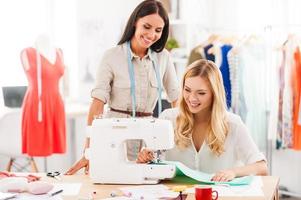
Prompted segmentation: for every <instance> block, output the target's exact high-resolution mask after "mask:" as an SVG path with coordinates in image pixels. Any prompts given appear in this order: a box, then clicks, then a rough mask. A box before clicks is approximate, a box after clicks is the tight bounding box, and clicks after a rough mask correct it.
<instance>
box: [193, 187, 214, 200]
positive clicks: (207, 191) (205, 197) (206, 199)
mask: <svg viewBox="0 0 301 200" xmlns="http://www.w3.org/2000/svg"><path fill="white" fill-rule="evenodd" d="M212 194H215V195H213V197H214V198H212ZM195 199H196V200H217V199H218V192H217V191H216V190H212V188H211V187H210V186H201V187H200V186H198V187H196V188H195Z"/></svg>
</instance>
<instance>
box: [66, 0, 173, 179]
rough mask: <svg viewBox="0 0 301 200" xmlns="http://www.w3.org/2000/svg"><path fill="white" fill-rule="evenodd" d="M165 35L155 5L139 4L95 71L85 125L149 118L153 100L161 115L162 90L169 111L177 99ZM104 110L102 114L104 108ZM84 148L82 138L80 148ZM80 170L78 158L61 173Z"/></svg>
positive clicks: (151, 0) (134, 147) (135, 147)
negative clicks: (110, 119)
mask: <svg viewBox="0 0 301 200" xmlns="http://www.w3.org/2000/svg"><path fill="white" fill-rule="evenodd" d="M168 33H169V19H168V15H167V13H166V11H165V9H164V8H163V6H162V4H161V3H160V2H159V1H157V0H145V1H143V2H141V3H140V4H139V5H138V6H137V7H136V8H135V10H134V11H133V13H132V14H131V16H130V18H129V20H128V22H127V25H126V28H125V31H124V33H123V36H122V38H121V40H120V41H119V43H118V45H117V46H116V47H113V48H111V49H109V50H107V51H106V52H105V54H104V56H103V59H102V62H101V64H100V66H99V67H98V71H97V76H96V86H95V88H94V89H93V90H92V93H91V96H92V98H93V101H92V103H91V106H90V110H89V115H88V126H91V124H92V121H93V118H94V117H95V116H99V115H101V114H103V116H104V117H131V116H133V117H150V116H152V112H153V109H154V108H155V105H156V102H157V100H159V101H158V105H159V106H158V108H159V112H160V110H161V91H162V89H163V88H164V89H165V91H166V94H167V100H168V101H169V102H170V103H171V104H172V106H173V107H174V106H175V105H176V100H177V98H178V94H179V85H178V79H177V76H176V72H175V68H174V65H173V62H172V60H171V57H170V55H169V53H168V51H167V50H166V49H164V46H165V43H166V41H167V38H168ZM106 103H108V107H109V111H108V112H107V113H103V111H104V104H106ZM88 146H89V139H88V138H87V139H86V144H85V149H86V148H87V147H88ZM127 148H128V158H129V160H133V159H135V158H136V156H137V155H136V154H137V152H138V151H139V148H140V142H138V141H133V142H128V143H127ZM83 167H85V172H86V173H87V172H88V170H89V161H88V160H87V159H86V158H85V157H84V156H83V157H82V158H81V159H80V160H79V161H78V162H77V163H76V164H75V165H74V166H73V167H71V168H70V169H69V170H68V172H67V173H66V174H68V175H71V174H74V173H76V172H77V171H78V170H79V169H81V168H83Z"/></svg>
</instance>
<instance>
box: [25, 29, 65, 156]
mask: <svg viewBox="0 0 301 200" xmlns="http://www.w3.org/2000/svg"><path fill="white" fill-rule="evenodd" d="M21 61H22V64H23V67H24V71H25V73H26V76H27V78H28V89H27V92H26V95H25V98H24V100H23V106H22V108H23V111H22V152H23V153H27V154H28V155H30V156H49V155H51V154H52V153H64V152H65V151H66V134H65V111H64V102H63V99H62V97H61V94H60V91H59V80H60V78H61V77H62V76H63V74H64V69H65V65H64V62H63V52H62V50H61V49H59V48H58V49H57V48H55V47H54V46H53V45H52V42H51V38H50V37H49V36H48V35H47V34H40V35H39V36H38V37H37V38H36V40H35V42H34V46H33V47H28V48H25V49H24V50H22V52H21Z"/></svg>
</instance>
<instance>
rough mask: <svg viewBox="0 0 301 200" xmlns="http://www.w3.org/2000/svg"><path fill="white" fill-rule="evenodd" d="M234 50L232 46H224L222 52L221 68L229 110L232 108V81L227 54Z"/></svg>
mask: <svg viewBox="0 0 301 200" xmlns="http://www.w3.org/2000/svg"><path fill="white" fill-rule="evenodd" d="M231 49H232V46H231V45H226V44H225V45H223V46H222V47H221V51H222V63H221V66H220V71H221V73H222V76H223V82H224V88H225V93H226V100H227V108H228V109H229V108H230V107H231V96H232V95H231V81H230V71H229V63H228V58H227V54H228V52H229V51H230V50H231Z"/></svg>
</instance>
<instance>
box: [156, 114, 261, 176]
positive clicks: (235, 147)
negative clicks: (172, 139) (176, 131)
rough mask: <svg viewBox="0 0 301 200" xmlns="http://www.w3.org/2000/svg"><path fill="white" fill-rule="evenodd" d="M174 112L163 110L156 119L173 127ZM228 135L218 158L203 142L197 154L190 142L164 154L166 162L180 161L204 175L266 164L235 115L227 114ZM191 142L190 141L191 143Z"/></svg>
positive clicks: (174, 120) (174, 121) (175, 115)
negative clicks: (166, 121) (250, 165)
mask: <svg viewBox="0 0 301 200" xmlns="http://www.w3.org/2000/svg"><path fill="white" fill-rule="evenodd" d="M178 113H179V110H178V108H173V109H167V110H165V111H164V112H163V113H162V114H161V116H160V118H162V119H169V120H171V121H172V122H173V125H174V127H175V123H176V117H177V115H178ZM228 122H229V134H228V136H227V138H226V141H225V144H224V149H225V152H224V153H222V154H221V155H220V156H217V155H215V154H214V153H213V152H212V151H211V150H210V148H209V146H208V145H207V144H206V141H204V143H203V145H202V146H201V148H200V150H199V151H198V152H197V151H196V149H195V147H194V144H193V142H192V141H191V145H190V146H189V147H187V148H186V149H184V150H180V149H179V148H177V147H176V146H175V147H174V148H173V149H171V150H168V151H167V152H166V155H165V156H166V157H165V158H166V160H170V161H180V162H182V163H183V164H185V165H186V166H188V167H189V168H191V169H194V170H199V171H202V172H206V173H215V172H217V171H219V170H224V169H230V168H233V167H237V166H242V165H246V164H251V163H255V162H257V161H261V160H266V158H265V156H264V155H263V154H262V153H261V152H260V151H259V149H258V147H257V146H256V145H255V143H254V141H253V140H252V138H251V136H250V134H249V132H248V130H247V128H246V126H245V125H244V124H243V122H242V121H241V119H240V117H239V116H238V115H235V114H233V113H230V112H229V113H228ZM191 140H192V139H191Z"/></svg>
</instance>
